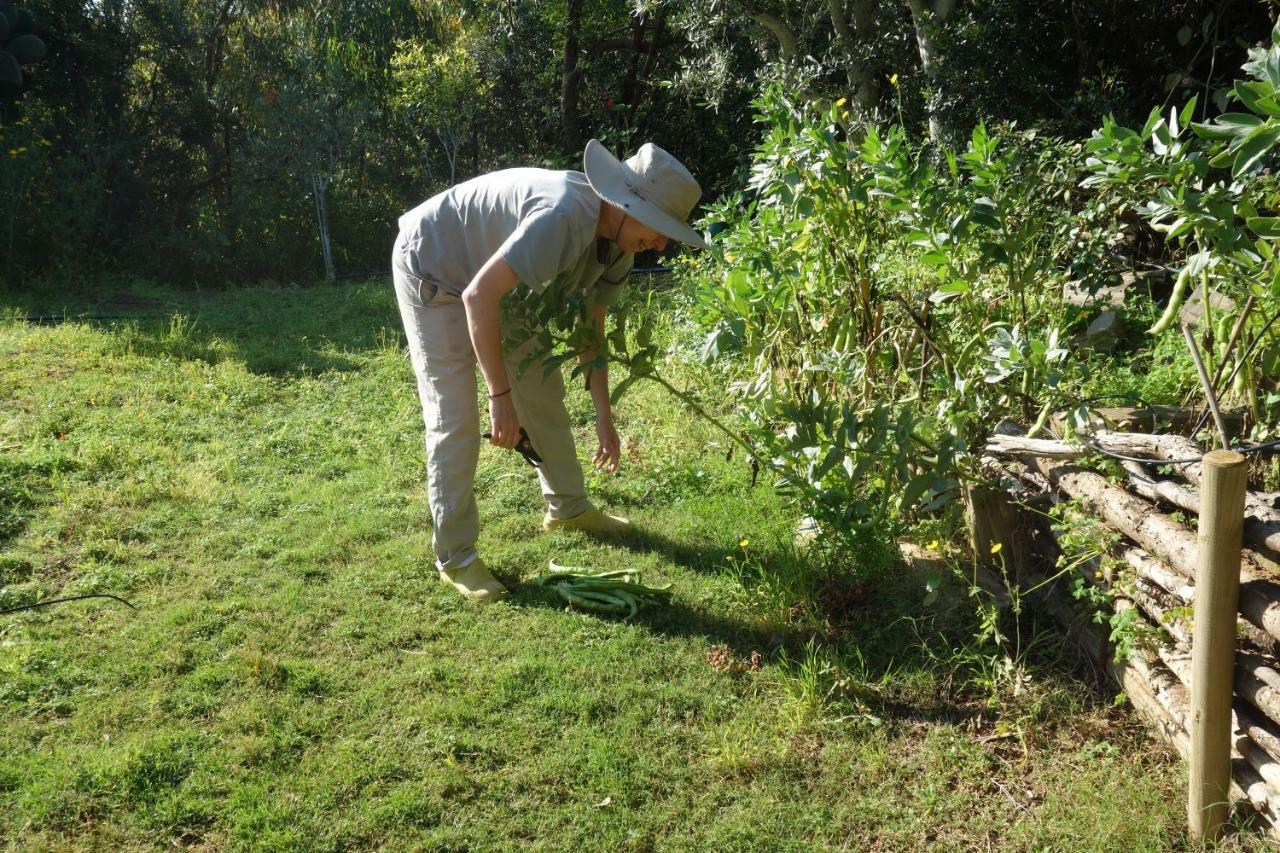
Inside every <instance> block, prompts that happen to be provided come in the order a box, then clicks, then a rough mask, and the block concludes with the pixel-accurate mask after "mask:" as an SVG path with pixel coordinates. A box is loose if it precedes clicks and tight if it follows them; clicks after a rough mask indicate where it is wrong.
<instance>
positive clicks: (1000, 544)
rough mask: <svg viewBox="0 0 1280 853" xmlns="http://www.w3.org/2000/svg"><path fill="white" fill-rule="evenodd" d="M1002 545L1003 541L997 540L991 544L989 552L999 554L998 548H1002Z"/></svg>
mask: <svg viewBox="0 0 1280 853" xmlns="http://www.w3.org/2000/svg"><path fill="white" fill-rule="evenodd" d="M1003 547H1004V543H1003V542H997V543H996V544H994V545H992V546H991V553H992V554H999V553H1000V549H1001V548H1003Z"/></svg>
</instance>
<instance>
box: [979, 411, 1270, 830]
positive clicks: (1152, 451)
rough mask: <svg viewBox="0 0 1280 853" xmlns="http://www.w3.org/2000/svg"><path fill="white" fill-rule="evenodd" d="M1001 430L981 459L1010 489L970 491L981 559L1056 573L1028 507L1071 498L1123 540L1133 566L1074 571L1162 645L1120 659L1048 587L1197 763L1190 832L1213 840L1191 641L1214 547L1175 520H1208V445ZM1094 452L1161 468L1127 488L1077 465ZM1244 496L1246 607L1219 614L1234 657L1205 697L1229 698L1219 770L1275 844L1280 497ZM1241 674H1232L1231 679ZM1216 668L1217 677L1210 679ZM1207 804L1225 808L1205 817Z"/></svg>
mask: <svg viewBox="0 0 1280 853" xmlns="http://www.w3.org/2000/svg"><path fill="white" fill-rule="evenodd" d="M996 433H997V434H996V435H995V436H993V438H992V439H991V441H990V443H989V444H988V446H987V452H988V454H989V455H988V456H987V457H986V458H985V459H984V465H985V466H987V468H988V472H989V473H991V474H993V475H994V476H996V477H997V478H998V480H999V481H1000V482H1001V486H1002V487H1001V488H1000V489H995V490H974V491H971V492H970V494H969V496H968V505H969V506H968V509H969V517H970V533H971V538H972V540H973V541H972V542H971V545H972V547H973V550H974V553H975V554H988V553H990V551H991V548H990V546H991V545H992V544H994V543H995V542H997V541H998V542H1000V543H1001V544H1002V549H1000V550H1002V556H1004V557H1005V559H1006V561H1007V564H1008V565H1012V566H1014V567H1016V568H1017V569H1018V571H1019V573H1020V582H1021V583H1023V584H1024V585H1027V586H1034V585H1039V584H1041V583H1043V582H1045V581H1046V580H1048V579H1050V578H1052V577H1053V576H1054V573H1055V572H1056V571H1057V570H1056V569H1055V568H1054V565H1055V560H1054V558H1055V556H1056V553H1058V549H1057V547H1056V546H1057V542H1056V540H1055V539H1054V537H1053V534H1052V532H1051V530H1050V528H1049V526H1048V525H1046V524H1045V523H1044V518H1043V515H1042V514H1040V513H1037V512H1032V511H1029V510H1028V509H1026V508H1025V507H1026V506H1027V504H1028V503H1036V502H1039V503H1044V502H1046V501H1060V500H1067V499H1071V500H1075V501H1076V502H1077V503H1078V504H1079V506H1080V507H1082V509H1083V511H1084V512H1086V513H1088V514H1089V515H1091V516H1092V517H1093V518H1095V519H1096V520H1097V521H1099V522H1100V523H1101V524H1103V525H1105V527H1107V528H1109V529H1110V530H1112V531H1115V532H1116V533H1118V534H1120V539H1119V542H1120V544H1119V545H1118V546H1117V547H1115V548H1114V553H1113V554H1112V556H1113V557H1114V558H1115V560H1116V561H1118V562H1119V563H1121V564H1122V565H1124V566H1125V567H1126V568H1127V569H1128V571H1123V572H1119V573H1115V572H1112V571H1105V570H1104V569H1105V568H1106V565H1107V564H1105V563H1103V562H1100V561H1098V560H1094V561H1091V562H1085V563H1082V564H1080V565H1078V566H1077V567H1076V568H1075V569H1073V572H1074V573H1076V574H1079V575H1080V576H1082V577H1083V579H1084V581H1085V582H1086V583H1088V584H1093V585H1096V586H1099V587H1102V588H1104V589H1107V590H1108V591H1109V592H1110V593H1111V594H1112V596H1113V598H1112V600H1113V603H1114V605H1113V606H1114V608H1115V609H1116V611H1117V612H1119V611H1124V610H1133V611H1136V614H1137V615H1138V616H1139V617H1140V618H1142V619H1144V620H1147V621H1148V622H1149V623H1150V625H1151V626H1153V627H1156V626H1158V627H1159V628H1160V629H1161V630H1160V631H1158V632H1155V631H1153V632H1151V633H1152V634H1153V635H1156V636H1160V637H1162V638H1163V639H1162V640H1160V641H1159V642H1157V643H1156V644H1155V645H1154V647H1149V645H1148V644H1142V645H1140V646H1139V647H1138V648H1137V649H1135V650H1134V651H1133V652H1131V653H1130V654H1129V655H1128V657H1127V658H1126V659H1124V660H1122V661H1119V662H1118V661H1116V660H1115V656H1114V654H1113V652H1112V649H1111V648H1110V647H1109V645H1108V643H1107V636H1106V632H1099V628H1098V626H1097V625H1096V624H1094V623H1093V622H1092V620H1091V618H1090V616H1089V614H1087V613H1085V612H1084V611H1083V610H1082V608H1081V607H1080V605H1079V603H1077V602H1075V601H1073V600H1072V599H1071V596H1070V595H1069V594H1068V593H1067V584H1066V583H1064V582H1063V581H1065V580H1067V579H1065V578H1062V579H1059V580H1058V581H1055V582H1053V583H1049V584H1047V586H1046V587H1045V588H1046V590H1047V596H1048V603H1049V606H1050V608H1051V609H1052V611H1053V612H1054V614H1055V615H1056V616H1057V617H1058V619H1059V621H1060V622H1062V623H1063V625H1064V627H1065V628H1066V630H1067V631H1068V633H1069V634H1070V635H1071V636H1072V637H1073V638H1074V639H1075V640H1076V641H1077V643H1078V645H1079V646H1080V647H1081V648H1082V650H1083V651H1084V652H1085V653H1086V654H1088V655H1089V656H1090V657H1092V659H1093V660H1094V661H1095V662H1096V663H1097V664H1098V665H1099V666H1100V667H1103V668H1105V669H1106V670H1108V671H1109V672H1110V673H1111V674H1112V675H1113V676H1114V677H1115V679H1116V680H1117V681H1118V682H1119V683H1120V684H1121V685H1122V687H1123V689H1124V690H1125V692H1126V693H1127V694H1128V696H1129V698H1130V699H1131V700H1132V702H1133V704H1134V706H1135V707H1136V708H1137V709H1138V710H1139V711H1140V712H1141V713H1142V714H1143V716H1144V717H1146V719H1147V720H1148V721H1149V723H1150V724H1151V725H1152V727H1153V729H1154V730H1155V731H1156V732H1157V733H1158V734H1159V735H1160V736H1161V737H1163V738H1164V739H1165V740H1166V741H1168V742H1169V743H1171V744H1172V745H1173V746H1174V747H1175V748H1177V749H1178V750H1179V752H1181V753H1182V754H1183V755H1184V756H1185V757H1187V758H1188V760H1189V761H1190V762H1191V765H1192V778H1191V780H1190V786H1189V818H1190V828H1191V835H1192V837H1193V838H1201V837H1207V838H1213V837H1216V835H1217V833H1218V831H1219V830H1220V829H1221V822H1222V820H1223V819H1225V814H1226V808H1225V806H1226V803H1209V802H1207V801H1206V798H1205V796H1204V793H1203V790H1202V789H1200V790H1198V789H1197V788H1196V786H1197V784H1198V782H1197V780H1198V778H1200V777H1201V774H1202V772H1203V766H1202V765H1203V764H1204V761H1205V756H1204V753H1203V752H1201V751H1200V750H1201V746H1199V745H1196V742H1195V737H1193V736H1197V737H1198V736H1201V734H1202V733H1203V731H1204V727H1205V724H1206V720H1205V716H1206V714H1208V712H1207V711H1205V709H1204V707H1203V705H1202V704H1197V702H1196V701H1193V688H1194V687H1195V679H1193V677H1192V671H1193V665H1192V646H1193V641H1194V642H1195V643H1198V644H1201V646H1202V647H1203V646H1204V644H1205V643H1206V642H1207V638H1208V637H1209V635H1210V631H1209V625H1210V623H1209V621H1208V619H1209V617H1208V616H1207V615H1206V614H1205V611H1204V607H1205V604H1206V600H1207V599H1209V598H1210V596H1209V595H1208V593H1209V582H1208V580H1207V579H1206V576H1205V575H1203V574H1202V575H1201V577H1202V587H1203V588H1202V590H1201V595H1200V596H1199V597H1200V599H1201V601H1199V602H1197V560H1198V557H1199V558H1202V559H1203V558H1207V556H1208V555H1207V554H1206V553H1201V551H1204V550H1206V549H1199V548H1198V543H1197V537H1198V535H1205V534H1206V533H1208V532H1210V531H1207V530H1205V529H1204V528H1205V523H1200V524H1199V525H1198V526H1199V527H1200V528H1202V529H1201V530H1200V531H1197V529H1195V528H1193V527H1192V526H1191V524H1189V523H1186V522H1184V521H1180V520H1179V519H1178V518H1177V517H1175V515H1179V514H1180V515H1181V516H1182V517H1183V518H1185V519H1191V518H1193V517H1196V516H1198V514H1199V513H1200V512H1201V503H1202V497H1203V496H1202V494H1201V490H1202V488H1203V487H1204V485H1205V477H1206V472H1205V466H1204V465H1203V464H1202V457H1203V455H1204V454H1203V451H1202V450H1201V449H1200V448H1199V447H1198V446H1197V445H1196V444H1195V443H1194V442H1192V441H1191V440H1190V439H1188V438H1185V437H1181V436H1176V435H1151V434H1140V433H1126V432H1117V431H1108V430H1098V431H1096V432H1094V433H1092V434H1091V435H1090V436H1088V438H1087V439H1086V441H1087V442H1088V444H1071V443H1065V442H1059V441H1047V440H1037V439H1028V438H1025V437H1023V435H1022V434H1021V430H1020V429H1019V428H1017V427H1016V426H1015V425H1012V424H1009V423H1005V424H1001V425H1000V427H999V428H998V429H997V430H996ZM1088 445H1092V446H1088ZM1099 451H1103V452H1106V453H1109V454H1112V455H1114V456H1116V457H1132V458H1133V460H1137V459H1142V460H1160V461H1162V462H1163V463H1164V464H1163V465H1161V466H1158V467H1157V466H1154V465H1151V464H1145V463H1144V462H1139V461H1132V460H1131V461H1123V462H1122V464H1123V467H1124V469H1125V472H1126V475H1127V482H1126V483H1125V484H1123V485H1121V484H1117V483H1116V482H1113V481H1112V480H1109V479H1108V478H1107V477H1104V476H1103V475H1102V474H1099V473H1097V471H1095V470H1093V469H1091V468H1088V467H1084V466H1082V465H1080V464H1078V463H1079V462H1080V461H1081V459H1082V457H1085V456H1092V455H1095V454H1096V453H1098V452H1099ZM1231 455H1232V456H1234V455H1235V454H1231ZM1219 461H1220V460H1219ZM1241 467H1242V466H1241ZM1156 471H1160V472H1163V473H1155V472H1156ZM1210 473H1215V472H1210ZM1240 482H1243V476H1241V478H1240ZM1243 498H1244V500H1243V506H1244V509H1243V525H1241V524H1240V517H1239V515H1237V516H1236V517H1235V519H1234V522H1235V530H1236V532H1235V534H1234V535H1235V536H1236V542H1240V537H1241V536H1242V537H1243V549H1242V550H1239V551H1236V552H1231V551H1230V550H1229V548H1228V550H1227V552H1226V553H1228V554H1234V553H1239V575H1238V580H1239V588H1238V612H1237V613H1236V618H1235V620H1232V619H1231V610H1235V609H1236V608H1235V607H1232V608H1231V609H1229V610H1226V611H1224V613H1225V616H1224V617H1223V618H1221V620H1220V621H1221V622H1223V623H1225V628H1224V629H1223V630H1225V631H1226V634H1225V637H1226V638H1227V639H1226V646H1227V655H1228V657H1227V658H1226V659H1225V660H1226V662H1225V663H1222V664H1214V665H1213V666H1210V667H1209V668H1208V669H1207V670H1203V671H1202V670H1199V669H1198V670H1197V671H1198V672H1201V673H1202V677H1201V678H1200V679H1199V681H1200V687H1201V689H1202V690H1203V688H1205V687H1206V686H1207V685H1209V684H1210V682H1212V681H1214V680H1216V681H1217V682H1219V683H1220V685H1221V686H1220V687H1216V688H1214V689H1216V690H1218V691H1219V692H1220V693H1221V695H1220V696H1219V697H1217V699H1214V700H1213V701H1218V702H1220V704H1221V707H1222V718H1223V723H1222V726H1223V728H1222V740H1223V741H1224V743H1223V744H1222V747H1221V751H1222V756H1223V757H1222V762H1223V771H1222V775H1223V776H1225V775H1226V764H1225V763H1226V762H1227V761H1228V750H1229V761H1230V784H1229V797H1230V798H1231V799H1232V800H1233V801H1234V802H1233V803H1232V804H1231V805H1233V806H1234V807H1244V808H1248V807H1250V806H1251V807H1252V809H1253V810H1256V819H1257V820H1258V821H1259V822H1260V824H1261V825H1262V826H1263V828H1264V829H1265V830H1266V831H1267V832H1269V833H1270V834H1271V835H1272V837H1273V838H1276V839H1278V840H1280V565H1278V563H1280V494H1262V493H1258V492H1248V491H1246V492H1245V493H1244V495H1243ZM1166 510H1168V511H1166ZM1236 512H1237V513H1238V512H1239V510H1236ZM1197 521H1200V520H1199V519H1198V518H1197ZM1215 524H1216V523H1215ZM1228 527H1230V525H1228ZM1228 538H1229V534H1228ZM1236 547H1237V548H1238V547H1239V546H1238V545H1237V546H1236ZM1218 551H1219V552H1221V551H1222V549H1221V548H1218ZM1228 559H1229V561H1230V565H1229V566H1228V571H1227V572H1226V573H1225V574H1226V575H1228V576H1229V578H1230V581H1231V583H1232V584H1234V580H1235V578H1234V577H1231V572H1230V568H1233V567H1234V565H1233V564H1234V556H1230V557H1228ZM1202 571H1203V567H1202ZM1117 574H1118V575H1120V577H1123V578H1124V580H1123V583H1119V580H1120V578H1118V577H1116V576H1115V575H1117ZM1193 613H1194V616H1193V615H1192V614H1193ZM1197 621H1199V624H1197ZM1232 621H1235V623H1236V624H1235V626H1234V627H1235V629H1236V630H1235V631H1234V632H1232V631H1231V628H1232V627H1233V626H1232V625H1231V624H1230V623H1231V622H1232ZM1219 633H1220V634H1221V632H1219ZM1232 633H1234V635H1235V643H1234V646H1235V648H1234V652H1235V653H1234V661H1233V662H1232V660H1231V649H1230V647H1231V645H1232V644H1231V640H1230V637H1231V635H1232ZM1199 654H1201V651H1199V650H1197V655H1199ZM1201 666H1202V667H1203V666H1206V664H1204V663H1203V662H1201ZM1215 667H1216V668H1215ZM1232 667H1234V672H1233V677H1230V678H1228V677H1225V675H1226V673H1227V672H1231V671H1232ZM1205 673H1208V675H1205ZM1215 673H1219V675H1220V676H1221V677H1217V678H1216V679H1215V678H1214V674H1215ZM1211 698H1212V697H1211ZM1200 701H1203V700H1200ZM1228 715H1229V723H1228V722H1227V720H1228ZM1210 716H1211V715H1210ZM1210 723H1211V720H1210ZM1228 725H1229V727H1230V728H1229V732H1230V734H1229V736H1228V735H1227V731H1228V729H1227V728H1226V727H1227V726H1228ZM1210 728H1212V725H1210ZM1210 763H1212V761H1210ZM1210 775H1212V774H1210ZM1209 799H1212V798H1209ZM1210 805H1213V806H1214V807H1215V808H1217V810H1218V811H1217V812H1216V813H1215V814H1213V815H1212V816H1210V817H1206V814H1208V807H1209V806H1210Z"/></svg>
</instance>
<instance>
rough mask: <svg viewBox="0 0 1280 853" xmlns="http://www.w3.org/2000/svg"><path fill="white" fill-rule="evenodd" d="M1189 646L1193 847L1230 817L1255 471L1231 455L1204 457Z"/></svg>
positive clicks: (1211, 837)
mask: <svg viewBox="0 0 1280 853" xmlns="http://www.w3.org/2000/svg"><path fill="white" fill-rule="evenodd" d="M1203 465H1204V485H1203V487H1202V488H1201V490H1200V532H1199V535H1198V537H1197V550H1196V584H1195V609H1194V614H1193V623H1192V624H1193V632H1192V641H1191V726H1190V728H1191V774H1190V779H1189V793H1188V800H1187V820H1188V824H1189V829H1190V833H1191V840H1192V842H1193V843H1197V844H1200V843H1212V842H1214V841H1216V840H1217V839H1218V837H1219V835H1220V834H1221V832H1222V826H1223V824H1224V823H1225V822H1226V819H1227V806H1228V802H1229V796H1228V790H1229V788H1230V785H1231V691H1232V681H1233V676H1234V673H1235V651H1236V611H1237V609H1238V607H1239V595H1240V544H1241V542H1240V540H1241V534H1242V532H1243V529H1244V493H1245V486H1246V485H1247V482H1248V477H1249V468H1248V465H1247V464H1246V463H1245V458H1244V456H1242V455H1241V454H1239V453H1235V452H1233V451H1229V450H1214V451H1212V452H1210V453H1206V454H1205V456H1204V461H1203Z"/></svg>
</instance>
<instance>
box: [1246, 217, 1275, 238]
mask: <svg viewBox="0 0 1280 853" xmlns="http://www.w3.org/2000/svg"><path fill="white" fill-rule="evenodd" d="M1247 224H1248V226H1249V230H1250V231H1252V232H1253V233H1254V234H1257V235H1258V236H1259V237H1263V238H1266V239H1268V240H1276V239H1280V216H1253V217H1250V218H1249V219H1248V220H1247Z"/></svg>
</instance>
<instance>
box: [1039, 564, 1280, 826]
mask: <svg viewBox="0 0 1280 853" xmlns="http://www.w3.org/2000/svg"><path fill="white" fill-rule="evenodd" d="M1027 580H1028V581H1030V582H1032V583H1034V584H1037V585H1038V584H1040V583H1043V581H1044V579H1043V578H1036V577H1034V576H1031V577H1028V578H1027ZM1045 599H1046V603H1047V604H1048V606H1049V610H1050V612H1051V613H1052V614H1053V615H1054V617H1055V618H1056V619H1057V620H1058V622H1059V623H1060V624H1061V625H1062V626H1063V629H1064V630H1065V631H1066V633H1067V635H1068V637H1070V638H1071V639H1072V640H1073V641H1074V642H1075V643H1076V644H1077V646H1078V647H1079V648H1080V649H1081V651H1083V652H1084V654H1085V655H1086V657H1087V658H1088V659H1089V660H1091V661H1092V662H1093V663H1094V664H1095V665H1097V666H1099V667H1100V668H1101V669H1103V670H1104V671H1106V672H1107V673H1109V674H1110V675H1111V677H1112V678H1114V679H1115V680H1116V682H1117V683H1118V684H1119V685H1120V686H1121V688H1123V689H1124V691H1125V694H1126V695H1127V696H1128V697H1129V701H1130V703H1131V704H1132V705H1133V706H1134V708H1135V709H1137V711H1138V712H1139V714H1140V715H1141V716H1142V717H1143V718H1144V719H1145V720H1146V721H1147V723H1148V725H1149V726H1150V727H1151V728H1152V730H1153V731H1154V732H1155V733H1156V734H1157V735H1158V736H1159V737H1160V738H1161V739H1162V740H1164V741H1165V742H1166V743H1168V744H1170V745H1171V746H1173V747H1174V749H1176V750H1177V751H1178V753H1179V754H1180V755H1181V756H1182V757H1183V758H1184V759H1185V758H1187V757H1188V756H1189V753H1190V749H1191V740H1190V736H1189V734H1188V732H1189V729H1188V725H1187V722H1188V708H1189V691H1188V690H1187V687H1186V684H1185V683H1184V682H1183V681H1182V680H1181V679H1180V678H1179V677H1178V675H1177V674H1176V673H1175V672H1174V671H1173V670H1172V669H1171V668H1170V667H1169V665H1168V664H1167V663H1166V662H1165V660H1163V659H1162V658H1161V657H1160V656H1159V655H1157V654H1154V653H1152V652H1151V651H1149V650H1145V649H1135V650H1134V651H1133V653H1132V654H1131V655H1130V656H1129V658H1128V660H1124V661H1116V660H1115V659H1114V657H1113V656H1112V655H1111V650H1110V648H1109V646H1108V643H1107V640H1106V637H1105V635H1104V634H1103V632H1102V631H1101V630H1099V629H1098V627H1097V626H1096V625H1094V624H1093V623H1092V622H1091V621H1090V620H1089V619H1088V618H1087V617H1086V616H1084V615H1082V614H1081V612H1080V611H1079V610H1078V609H1076V608H1075V607H1073V606H1072V604H1071V602H1070V600H1069V599H1067V597H1066V596H1065V594H1063V593H1062V591H1061V590H1058V589H1055V588H1054V587H1053V586H1052V585H1050V586H1048V587H1046V589H1045ZM1133 606H1134V605H1133V603H1132V602H1129V601H1126V600H1125V599H1119V600H1118V601H1117V609H1118V610H1123V609H1125V608H1126V607H1133ZM1171 659H1172V660H1174V661H1177V660H1178V658H1177V657H1174V656H1171ZM1185 660H1186V667H1185V669H1186V674H1187V676H1188V677H1189V675H1190V668H1191V667H1190V658H1185ZM1179 666H1180V665H1179ZM1180 668H1181V666H1180ZM1238 706H1239V707H1246V706H1244V703H1238ZM1237 717H1238V719H1239V721H1240V722H1239V727H1238V731H1237V732H1236V734H1237V738H1236V742H1237V745H1238V747H1239V746H1240V741H1241V740H1242V739H1243V740H1244V741H1246V742H1247V743H1245V744H1244V745H1243V748H1240V752H1241V754H1242V757H1241V758H1240V759H1239V760H1237V761H1234V762H1233V764H1232V771H1231V775H1232V782H1231V796H1232V798H1233V799H1235V800H1237V801H1245V802H1248V803H1249V804H1250V805H1251V806H1253V808H1254V809H1256V810H1257V812H1258V814H1259V815H1260V817H1261V820H1262V822H1263V823H1264V827H1263V828H1264V829H1265V830H1266V831H1267V832H1268V833H1269V834H1270V835H1271V836H1272V837H1273V838H1277V837H1280V833H1278V831H1277V827H1280V787H1275V786H1272V785H1270V784H1268V782H1267V780H1266V778H1265V777H1264V776H1263V775H1261V772H1260V770H1259V769H1257V768H1259V767H1261V768H1264V770H1265V772H1266V773H1267V775H1268V776H1275V775H1277V774H1278V773H1280V763H1278V762H1277V761H1276V758H1277V756H1276V755H1273V754H1272V753H1271V752H1269V751H1268V747H1270V748H1274V749H1276V750H1277V751H1280V735H1278V734H1277V729H1276V727H1275V726H1273V725H1268V724H1267V723H1266V722H1263V721H1262V720H1260V719H1259V718H1258V716H1257V715H1256V714H1254V713H1253V712H1251V711H1249V710H1245V711H1244V713H1243V715H1241V713H1240V711H1239V710H1237Z"/></svg>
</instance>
